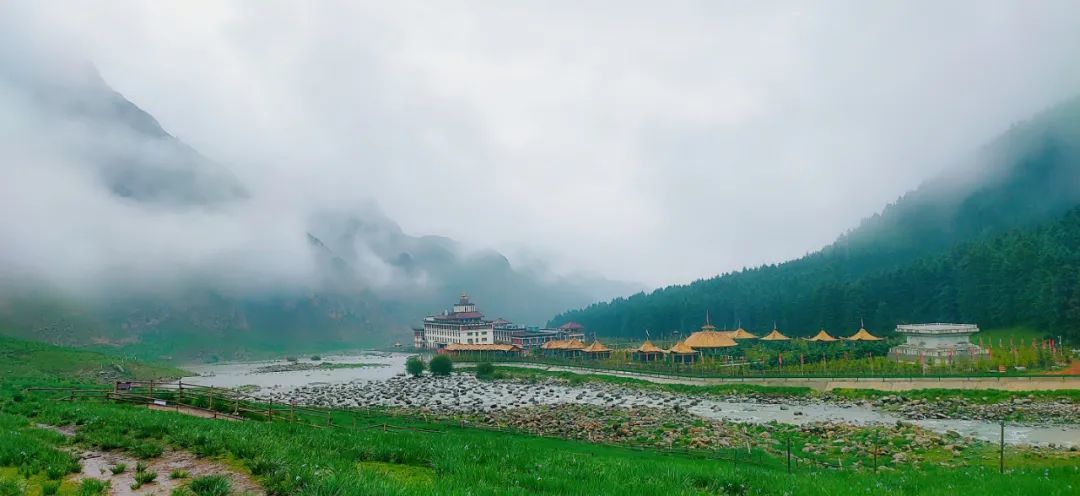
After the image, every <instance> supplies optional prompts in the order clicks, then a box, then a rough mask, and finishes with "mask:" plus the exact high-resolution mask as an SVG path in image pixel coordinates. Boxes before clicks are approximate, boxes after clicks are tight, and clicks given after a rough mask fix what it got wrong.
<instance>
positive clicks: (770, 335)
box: [761, 329, 791, 341]
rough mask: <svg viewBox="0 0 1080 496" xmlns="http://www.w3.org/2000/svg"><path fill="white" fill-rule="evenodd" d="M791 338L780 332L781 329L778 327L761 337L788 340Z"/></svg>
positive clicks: (767, 339) (765, 339)
mask: <svg viewBox="0 0 1080 496" xmlns="http://www.w3.org/2000/svg"><path fill="white" fill-rule="evenodd" d="M790 339H791V338H789V337H787V336H785V335H783V334H780V331H778V330H776V329H773V330H772V332H770V333H768V334H766V335H765V336H764V337H762V338H761V340H762V341H788V340H790Z"/></svg>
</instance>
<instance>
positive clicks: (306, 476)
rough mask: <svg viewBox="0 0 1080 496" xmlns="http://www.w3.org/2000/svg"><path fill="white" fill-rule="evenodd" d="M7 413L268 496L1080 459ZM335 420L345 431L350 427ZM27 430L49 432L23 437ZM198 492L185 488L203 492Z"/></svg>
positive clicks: (985, 468) (983, 474) (896, 488)
mask: <svg viewBox="0 0 1080 496" xmlns="http://www.w3.org/2000/svg"><path fill="white" fill-rule="evenodd" d="M3 405H4V408H5V411H6V412H7V413H5V414H2V415H0V421H3V422H6V424H4V425H11V426H13V428H14V429H16V430H17V431H19V432H21V433H22V434H21V435H20V436H18V437H23V438H30V439H34V440H35V441H34V442H35V443H37V444H36V446H37V448H35V449H36V451H35V453H41V454H42V456H49V455H48V452H49V450H50V449H54V447H55V446H56V445H58V444H60V443H63V442H64V440H63V439H60V438H58V437H53V436H52V435H51V432H50V431H42V430H40V429H34V428H32V427H31V425H32V424H33V423H47V424H54V425H58V424H78V425H79V435H78V436H77V437H76V440H75V442H77V443H80V444H88V443H94V442H95V440H98V439H102V438H109V437H114V436H120V437H123V438H130V439H137V440H141V441H138V442H151V441H152V442H161V443H164V442H165V440H166V439H167V440H168V443H169V445H170V446H174V447H176V448H177V449H184V450H188V451H190V452H193V453H196V454H201V455H202V456H206V457H211V458H216V459H221V460H235V461H236V462H237V463H239V464H242V466H243V467H247V468H248V469H249V470H250V471H251V473H252V474H253V475H254V476H255V477H256V479H257V480H258V481H259V482H260V483H261V484H263V485H264V487H265V488H266V489H267V490H268V491H270V492H272V493H276V494H390V495H419V494H424V495H426V494H448V495H458V494H461V495H464V494H469V495H503V494H510V495H513V494H520V495H525V494H560V495H561V494H663V495H704V494H730V493H731V491H736V492H737V493H742V494H754V495H782V494H800V495H801V494H809V495H848V494H874V495H889V494H942V495H946V494H948V495H953V494H954V493H956V492H958V491H964V492H966V493H969V494H980V495H984V494H985V495H995V494H1040V496H1053V495H1065V494H1073V493H1075V490H1076V488H1077V487H1080V464H1078V463H1076V458H1075V457H1073V458H1070V459H1068V460H1066V461H1061V460H1058V459H1043V458H1039V457H1032V456H1034V455H1030V456H1028V458H1024V456H1025V455H1020V454H1016V455H1012V454H1011V455H1010V456H1015V457H1016V458H1011V459H1010V462H1009V463H1010V465H1011V467H1013V468H1010V473H1008V474H1006V475H1005V476H1001V475H998V474H997V473H996V465H995V464H994V460H993V458H992V454H993V453H991V452H980V453H977V454H973V455H972V458H971V461H972V464H973V466H971V467H963V468H955V469H943V468H936V467H934V466H932V465H931V466H928V467H926V469H925V470H910V469H904V470H900V471H896V472H891V471H890V472H881V473H875V472H872V471H869V470H861V471H859V470H850V469H845V470H828V469H812V468H808V467H805V466H803V467H800V468H798V469H797V470H796V473H795V474H792V475H789V474H787V473H786V470H785V469H784V461H783V459H781V458H778V457H768V456H767V455H765V454H762V453H757V452H755V455H754V456H755V458H754V462H755V463H756V464H755V465H751V464H748V463H746V462H747V460H745V459H744V460H743V461H742V462H741V463H740V464H739V466H737V467H735V466H733V464H732V463H731V461H720V460H713V459H709V458H708V457H706V456H705V455H703V454H699V455H691V454H673V453H665V452H662V451H658V450H648V449H646V450H640V449H630V448H625V447H617V446H608V445H597V444H590V443H586V442H579V441H570V440H562V439H552V438H540V437H534V436H528V435H521V434H514V433H506V432H494V431H488V430H480V429H470V428H460V427H450V426H448V425H445V424H440V423H430V422H425V421H423V420H422V419H419V418H415V417H410V418H406V417H394V416H383V417H379V416H377V415H375V414H372V416H371V417H369V418H367V419H365V422H368V423H370V424H374V425H379V424H381V423H388V424H389V425H392V426H399V427H401V426H412V427H420V428H424V429H426V430H430V431H433V432H425V431H414V430H395V429H391V430H386V431H384V430H383V429H382V428H378V427H376V428H371V429H361V430H351V429H344V428H338V429H315V428H311V427H306V426H302V425H297V424H289V423H284V422H277V423H262V422H253V421H249V422H224V421H214V420H209V419H200V418H194V417H188V416H184V415H180V414H176V413H173V412H155V411H150V410H146V409H144V408H137V407H133V406H126V405H114V404H99V403H78V404H70V403H65V402H51V401H45V400H37V399H27V400H24V401H21V402H9V401H6V400H5V401H4V403H3ZM335 422H336V423H338V424H339V425H346V420H345V419H344V418H341V419H336V420H335ZM6 430H7V429H4V430H0V432H5V431H6ZM30 431H37V432H40V433H43V434H34V435H33V436H30V435H28V433H29V432H30ZM44 433H48V434H44ZM139 436H142V437H139ZM0 441H4V439H0ZM136 444H137V443H136V441H128V442H127V444H126V446H127V447H121V448H118V449H129V450H130V449H131V448H130V446H134V445H136ZM0 446H4V443H3V442H0ZM990 451H992V450H990ZM0 464H3V465H10V464H7V463H0ZM39 466H42V467H43V466H44V464H41V463H39ZM42 470H43V469H42ZM193 482H194V481H193ZM192 485H193V484H189V485H188V488H187V489H188V490H190V492H192V493H195V494H199V493H198V492H197V491H195V488H194V487H191V486H192ZM207 494H213V493H207Z"/></svg>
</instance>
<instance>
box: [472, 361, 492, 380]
mask: <svg viewBox="0 0 1080 496" xmlns="http://www.w3.org/2000/svg"><path fill="white" fill-rule="evenodd" d="M494 377H495V365H492V363H491V362H480V363H478V364H476V378H477V379H491V378H494Z"/></svg>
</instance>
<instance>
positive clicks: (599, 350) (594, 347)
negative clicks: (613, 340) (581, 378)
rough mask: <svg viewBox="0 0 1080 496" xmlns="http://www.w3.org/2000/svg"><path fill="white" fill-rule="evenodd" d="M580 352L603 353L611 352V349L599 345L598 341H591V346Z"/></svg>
mask: <svg viewBox="0 0 1080 496" xmlns="http://www.w3.org/2000/svg"><path fill="white" fill-rule="evenodd" d="M581 351H584V352H585V353H604V352H611V348H608V347H607V346H604V345H603V344H601V343H600V341H593V342H592V343H591V344H589V346H586V347H585V348H584V349H582V350H581Z"/></svg>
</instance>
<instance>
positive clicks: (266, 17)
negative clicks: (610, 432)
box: [0, 0, 1080, 286]
mask: <svg viewBox="0 0 1080 496" xmlns="http://www.w3.org/2000/svg"><path fill="white" fill-rule="evenodd" d="M4 4H5V6H0V16H3V17H4V18H5V22H6V23H7V27H8V28H14V27H16V26H17V27H18V29H19V30H20V31H21V32H22V35H24V36H22V37H21V38H19V37H15V38H14V39H16V40H18V39H22V40H24V41H25V42H26V43H40V42H42V40H46V39H48V40H51V42H55V43H58V44H60V45H63V46H68V47H71V48H72V50H75V51H78V52H80V53H82V54H83V55H84V56H85V57H87V58H89V59H90V60H92V61H93V63H94V64H95V65H96V66H97V67H98V69H99V70H100V72H101V74H102V76H103V77H104V78H105V80H107V81H108V82H109V84H110V85H112V86H113V88H115V89H116V90H117V91H119V92H121V93H122V94H124V95H125V96H126V97H127V98H128V99H130V100H132V101H133V102H135V103H136V104H138V105H139V106H140V107H142V108H143V109H145V110H147V111H148V112H150V113H151V114H153V115H154V116H155V117H157V118H158V120H159V121H160V122H161V124H162V125H163V126H164V127H165V128H166V129H167V130H169V131H170V132H171V133H172V134H174V135H176V136H177V137H179V138H181V139H182V140H184V141H186V142H187V143H189V144H191V145H192V146H194V147H195V148H197V149H199V150H200V151H202V152H203V153H204V154H206V155H208V156H210V157H212V158H214V159H215V160H217V161H219V162H221V163H223V164H225V165H227V166H228V167H229V168H230V169H232V170H233V172H234V173H235V174H236V175H237V176H238V177H239V178H240V179H241V180H242V181H243V182H244V183H245V184H246V185H248V186H249V188H250V189H251V190H252V192H253V194H254V195H256V196H258V197H261V198H264V199H265V198H280V199H281V201H282V202H286V203H290V204H291V203H296V204H297V205H300V204H303V205H307V206H310V205H321V206H347V205H350V204H355V203H357V202H360V201H362V200H364V199H368V198H373V199H375V200H376V201H377V202H378V203H379V204H380V205H381V206H382V208H383V210H385V211H386V213H387V214H388V215H389V216H390V217H392V218H394V219H396V220H397V221H398V222H399V223H400V224H401V225H402V227H403V228H404V229H405V230H406V231H407V232H409V233H412V234H417V235H419V234H439V235H445V236H450V237H453V238H455V239H457V240H459V241H462V242H464V243H466V244H468V245H470V246H472V247H475V248H495V249H498V250H501V251H503V252H504V253H506V254H507V255H509V256H510V257H511V261H512V262H514V261H515V260H518V261H520V260H526V259H529V258H539V259H543V260H546V261H549V262H550V263H551V264H552V266H554V267H556V268H558V269H559V270H562V271H574V270H589V271H593V272H597V273H600V274H603V275H605V276H607V277H610V278H617V279H625V280H632V281H638V282H641V283H644V284H646V285H650V286H653V285H663V284H669V283H676V282H688V281H690V280H693V279H696V278H699V277H707V276H710V275H714V274H716V273H718V272H723V271H727V270H733V269H739V268H741V267H743V266H751V265H757V264H760V263H763V262H778V261H783V260H785V259H789V258H793V257H797V256H800V255H802V254H804V253H806V252H809V251H813V250H816V249H818V248H820V247H822V246H823V245H825V244H827V243H829V242H830V241H831V240H832V239H833V238H835V237H836V236H837V235H838V234H839V233H841V232H843V231H845V230H847V229H850V228H852V227H854V226H856V225H857V223H858V221H859V220H860V219H861V218H864V217H866V216H869V215H871V214H873V213H874V212H876V211H878V210H880V209H881V207H882V206H884V205H885V204H886V203H888V202H890V201H892V200H894V199H895V198H896V197H897V196H899V195H901V194H902V193H904V192H905V191H907V190H910V189H912V188H914V187H916V186H917V185H918V184H919V183H920V182H922V181H924V180H926V179H928V178H930V177H932V176H934V175H935V174H937V173H939V172H940V171H942V170H943V169H945V168H947V167H949V166H950V165H952V164H956V163H958V162H960V161H961V160H963V159H964V158H965V157H967V156H969V155H971V154H972V153H973V151H974V150H975V149H976V148H977V147H978V146H979V145H981V144H983V143H985V142H986V141H988V140H990V139H992V138H993V137H994V136H995V135H997V134H999V133H1000V132H1002V131H1003V130H1005V129H1007V128H1008V126H1009V125H1010V124H1011V123H1014V122H1016V121H1019V120H1022V119H1025V118H1027V117H1028V116H1030V115H1031V114H1033V113H1035V112H1037V111H1039V110H1041V109H1043V108H1045V107H1047V106H1049V105H1052V104H1053V103H1055V102H1058V101H1061V100H1063V99H1065V98H1068V97H1070V96H1074V95H1076V94H1078V93H1080V2H1075V1H1037V2H1021V1H1015V2H995V1H985V0H981V1H970V2H968V1H946V2H940V1H914V2H912V1H903V2H884V1H875V2H865V1H852V2H822V1H819V2H805V1H797V2H756V1H755V2H712V1H709V2H655V1H654V2H630V1H626V0H620V1H613V2H596V1H587V2H568V1H567V2H559V1H556V2H551V1H545V2H524V1H514V2H502V1H490V2H451V1H438V2H406V1H402V2H387V1H376V2H299V1H295V2H266V1H251V2H227V1H222V0H214V1H206V2H193V1H183V2H180V1H177V2H164V1H144V2H120V1H101V2H39V1H8V2H4ZM8 206H9V207H11V205H8Z"/></svg>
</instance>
